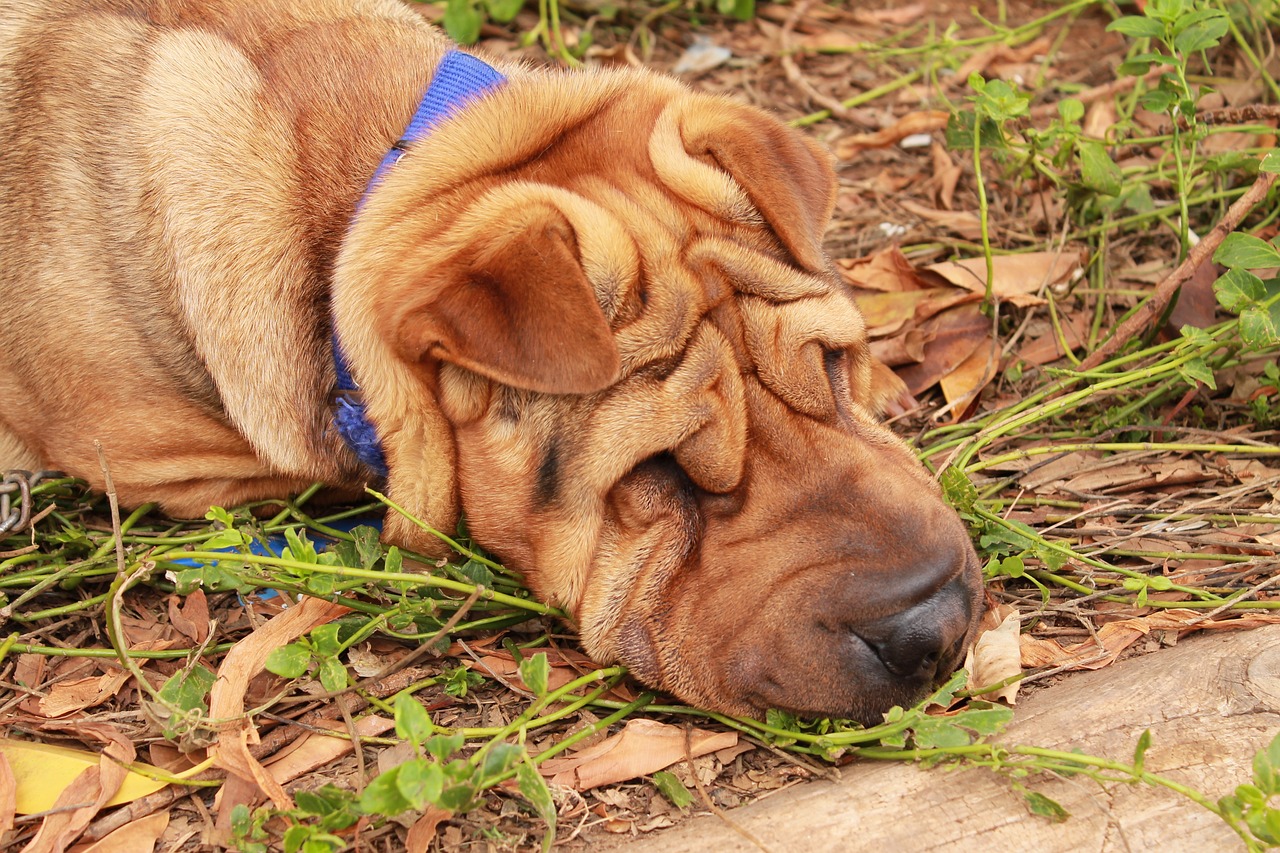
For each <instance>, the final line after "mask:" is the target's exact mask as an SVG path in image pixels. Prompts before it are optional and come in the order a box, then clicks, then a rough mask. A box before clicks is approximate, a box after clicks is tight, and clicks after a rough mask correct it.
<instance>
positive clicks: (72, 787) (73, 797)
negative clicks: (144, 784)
mask: <svg viewBox="0 0 1280 853" xmlns="http://www.w3.org/2000/svg"><path fill="white" fill-rule="evenodd" d="M73 751H74V750H73ZM10 757H11V758H12V753H10ZM133 757H134V747H133V743H132V742H130V741H129V740H128V739H126V738H123V737H118V738H117V739H114V740H112V741H111V742H110V743H108V744H107V746H106V747H105V748H104V749H103V751H102V754H101V755H100V756H95V758H96V759H97V761H96V762H95V763H94V764H93V765H92V766H89V767H85V768H84V770H83V771H81V772H80V773H79V775H77V776H75V777H74V778H73V779H72V780H71V781H70V782H69V784H67V785H66V786H65V787H63V788H62V790H61V791H59V792H58V795H57V798H56V799H55V800H54V801H53V803H52V804H51V805H50V806H49V808H48V811H49V814H48V815H46V816H45V818H44V820H43V821H41V822H40V829H39V830H37V831H36V835H35V838H33V839H32V840H31V843H30V844H28V845H27V846H26V847H25V848H24V851H23V853H61V851H63V850H66V849H67V847H69V846H70V845H71V842H73V841H75V839H76V838H78V837H79V836H80V833H82V832H84V830H85V827H87V826H88V825H89V822H90V821H91V820H93V818H94V817H95V816H96V815H97V814H98V812H99V811H101V810H102V808H103V806H105V805H106V804H107V803H108V802H110V801H111V800H112V798H113V797H114V796H115V795H116V793H117V792H118V791H119V789H120V788H121V786H122V783H123V782H124V781H125V780H126V779H127V778H129V777H130V776H131V775H133V774H131V773H130V771H129V770H128V768H127V766H126V765H128V764H130V763H132V762H133ZM41 772H42V774H43V773H44V772H45V771H41ZM14 774H15V776H17V775H19V771H18V770H17V768H16V767H15V768H14ZM21 787H22V784H21V782H19V790H20V791H21ZM42 811H44V810H43V809H42Z"/></svg>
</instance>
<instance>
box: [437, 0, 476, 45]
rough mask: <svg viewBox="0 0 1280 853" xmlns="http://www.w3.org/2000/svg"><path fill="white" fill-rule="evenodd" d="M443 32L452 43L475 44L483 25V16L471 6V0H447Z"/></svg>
mask: <svg viewBox="0 0 1280 853" xmlns="http://www.w3.org/2000/svg"><path fill="white" fill-rule="evenodd" d="M442 23H443V24H444V29H445V32H447V33H448V34H449V37H450V38H452V39H453V40H454V41H456V42H459V43H461V44H475V43H476V41H477V40H478V39H479V38H480V27H481V26H482V25H483V24H484V16H483V15H481V14H480V12H479V10H477V9H476V7H475V6H474V5H472V2H471V0H449V2H448V3H447V4H446V5H445V9H444V19H443V21H442Z"/></svg>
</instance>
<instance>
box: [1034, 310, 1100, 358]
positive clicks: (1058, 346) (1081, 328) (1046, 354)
mask: <svg viewBox="0 0 1280 853" xmlns="http://www.w3.org/2000/svg"><path fill="white" fill-rule="evenodd" d="M1089 320H1090V318H1089V315H1088V314H1087V313H1085V312H1084V311H1072V312H1070V313H1069V314H1066V315H1065V316H1062V315H1060V322H1059V324H1058V325H1059V328H1061V330H1062V335H1061V336H1059V335H1058V331H1057V330H1055V329H1054V328H1053V326H1052V324H1050V325H1049V327H1048V328H1047V329H1046V330H1045V332H1044V333H1043V334H1041V335H1039V336H1037V337H1035V338H1032V339H1031V340H1029V341H1027V343H1025V344H1023V345H1022V346H1021V347H1019V349H1018V352H1017V357H1018V358H1020V359H1022V360H1023V361H1025V362H1026V363H1028V364H1035V365H1044V364H1048V363H1050V362H1053V361H1057V360H1058V359H1060V358H1062V357H1063V356H1064V355H1066V354H1067V351H1066V348H1065V347H1063V345H1062V343H1063V341H1064V340H1065V341H1066V343H1067V345H1068V346H1070V347H1071V349H1072V350H1073V351H1074V350H1077V349H1080V348H1081V347H1083V346H1085V344H1086V343H1087V336H1088V334H1089Z"/></svg>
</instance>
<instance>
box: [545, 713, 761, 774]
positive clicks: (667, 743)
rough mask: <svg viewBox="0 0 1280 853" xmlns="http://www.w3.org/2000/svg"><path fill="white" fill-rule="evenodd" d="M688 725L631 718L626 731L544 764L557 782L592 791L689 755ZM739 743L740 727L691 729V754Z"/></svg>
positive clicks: (694, 755)
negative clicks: (685, 727)
mask: <svg viewBox="0 0 1280 853" xmlns="http://www.w3.org/2000/svg"><path fill="white" fill-rule="evenodd" d="M685 741H686V729H684V728H682V727H680V726H671V725H667V724H666V723H659V722H657V721H655V720H630V721H628V722H627V725H626V727H625V728H623V730H622V731H621V732H619V733H618V734H616V735H614V736H613V737H611V738H608V739H607V740H605V741H602V742H601V743H599V744H597V745H595V746H593V747H591V748H589V749H584V750H582V751H581V752H578V753H575V754H574V755H571V756H568V757H566V758H552V759H550V760H548V761H545V762H543V764H542V766H541V767H539V768H538V770H539V772H541V773H542V774H543V775H544V776H550V777H551V781H552V782H553V783H554V784H557V785H566V786H568V787H571V788H573V789H575V790H578V791H586V790H589V789H591V788H596V787H599V786H601V785H609V784H612V783H614V782H624V781H626V780H628V779H634V778H636V777H637V776H645V775H648V774H650V773H656V772H658V771H659V770H662V769H664V768H666V767H670V766H671V765H672V764H675V763H676V762H678V761H683V760H684V759H685V755H686V752H685V748H686V742H685ZM737 743H738V734H737V732H709V731H704V730H702V729H692V730H689V731H688V755H689V756H691V757H693V758H697V757H698V756H701V755H706V754H707V753H709V752H716V751H717V750H721V749H726V748H728V747H731V746H734V745H736V744H737Z"/></svg>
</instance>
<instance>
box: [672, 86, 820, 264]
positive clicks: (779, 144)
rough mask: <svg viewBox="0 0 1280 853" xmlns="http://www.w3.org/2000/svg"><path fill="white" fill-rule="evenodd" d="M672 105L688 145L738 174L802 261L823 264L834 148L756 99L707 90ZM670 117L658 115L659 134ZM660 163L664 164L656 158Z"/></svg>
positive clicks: (702, 157)
mask: <svg viewBox="0 0 1280 853" xmlns="http://www.w3.org/2000/svg"><path fill="white" fill-rule="evenodd" d="M672 107H674V108H675V109H676V110H678V114H677V116H673V118H675V123H676V124H677V125H678V134H679V140H680V141H681V143H682V144H683V147H684V151H685V152H686V153H687V154H688V155H689V156H690V157H692V158H694V159H695V160H699V161H701V162H703V163H707V164H709V165H714V166H716V167H718V168H719V169H721V170H723V171H724V172H727V173H728V174H729V175H730V176H732V178H733V180H734V182H736V184H737V185H738V186H740V187H741V188H742V189H743V190H745V191H746V194H747V197H748V198H749V199H750V200H751V204H752V205H754V207H755V209H756V210H758V211H760V214H761V215H762V216H763V217H764V218H765V221H766V222H767V223H768V225H769V227H770V228H772V229H773V231H774V233H775V234H777V235H778V239H779V240H781V241H782V244H783V246H785V247H786V249H787V251H789V252H790V253H791V255H792V256H793V257H794V258H795V259H796V261H798V262H799V263H800V265H801V266H802V267H804V268H805V269H807V270H809V271H810V272H822V271H825V270H826V269H827V265H828V262H827V259H826V255H825V254H824V253H823V251H822V234H823V231H824V230H826V227H827V223H828V222H829V221H830V219H831V211H832V209H833V208H834V206H835V198H836V183H835V171H834V169H833V168H832V165H831V155H830V154H829V153H828V152H827V151H825V150H824V149H823V148H822V147H821V146H820V145H818V143H816V142H814V141H813V140H811V139H809V138H808V137H806V136H804V135H803V134H801V133H800V132H798V131H796V130H792V129H791V128H789V127H786V126H785V125H783V124H781V123H780V122H779V121H778V120H777V119H775V118H773V117H772V116H770V115H768V114H766V113H764V112H763V111H761V110H757V109H754V108H752V107H747V106H742V105H738V104H733V103H729V102H724V101H716V102H712V101H710V99H703V98H702V97H694V98H689V99H685V100H683V101H677V102H676V103H675V104H673V105H672ZM669 109H670V108H669ZM667 118H668V116H665V115H664V116H663V118H662V119H659V126H658V128H655V136H658V135H659V134H661V133H662V132H663V129H662V123H663V120H664V119H667ZM650 153H651V156H652V155H653V154H654V153H655V152H653V150H652V149H651V152H650ZM655 166H658V167H659V170H660V171H661V170H662V168H661V164H659V163H657V162H656V159H655ZM681 171H684V172H685V173H686V175H687V174H688V171H687V170H681ZM676 191H677V192H680V189H679V188H678V187H677V188H676ZM690 200H693V201H695V203H696V201H697V200H695V199H690Z"/></svg>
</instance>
